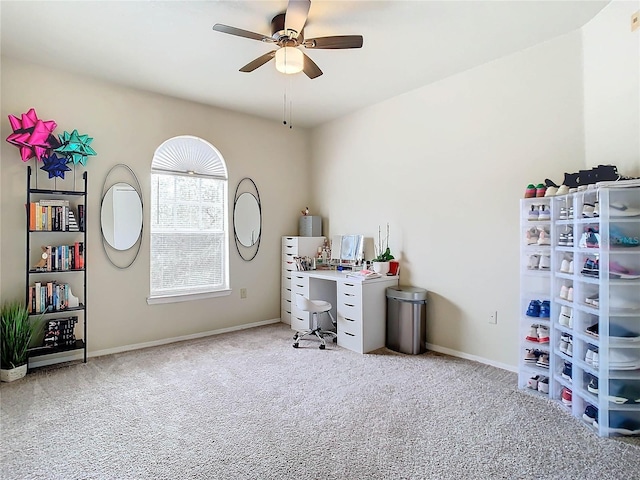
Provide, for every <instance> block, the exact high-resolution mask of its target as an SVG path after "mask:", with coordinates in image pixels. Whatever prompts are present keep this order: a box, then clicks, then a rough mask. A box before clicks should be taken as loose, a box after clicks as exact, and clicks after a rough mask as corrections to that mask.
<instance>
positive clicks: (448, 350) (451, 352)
mask: <svg viewBox="0 0 640 480" xmlns="http://www.w3.org/2000/svg"><path fill="white" fill-rule="evenodd" d="M426 347H427V350H433V351H434V352H438V353H444V354H445V355H451V356H452V357H459V358H464V359H465V360H473V361H474V362H479V363H484V364H485V365H491V366H492V367H496V368H501V369H502V370H507V371H509V372H514V373H517V372H518V368H517V367H514V366H512V365H507V364H506V363H500V362H494V361H493V360H489V359H487V358H484V357H478V356H477V355H471V354H468V353H464V352H459V351H457V350H452V349H451V348H446V347H440V346H439V345H433V344H432V343H427V344H426Z"/></svg>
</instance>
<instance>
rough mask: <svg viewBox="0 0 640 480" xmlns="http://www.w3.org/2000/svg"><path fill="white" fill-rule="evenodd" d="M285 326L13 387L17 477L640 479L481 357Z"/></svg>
mask: <svg viewBox="0 0 640 480" xmlns="http://www.w3.org/2000/svg"><path fill="white" fill-rule="evenodd" d="M291 336H292V335H291V331H290V330H289V328H288V327H287V326H285V325H282V324H277V325H270V326H265V327H260V328H256V329H251V330H244V331H240V332H234V333H228V334H224V335H218V336H215V337H209V338H206V339H200V340H194V341H189V342H183V343H177V344H172V345H168V346H162V347H156V348H150V349H145V350H140V351H136V352H128V353H122V354H117V355H111V356H107V357H100V358H94V359H90V360H89V363H87V364H86V365H83V364H76V365H72V366H68V367H63V368H56V369H49V370H41V371H38V372H34V373H32V374H30V375H28V376H27V377H26V378H25V379H23V380H21V381H18V382H15V383H12V384H2V386H1V387H0V401H1V414H2V417H1V440H2V442H1V444H2V446H1V452H2V455H1V462H2V463H1V469H2V478H3V479H5V480H12V479H20V480H24V479H65V480H71V479H172V480H175V479H294V478H295V479H325V478H336V479H449V478H451V479H494V478H496V479H497V478H504V479H531V478H536V479H542V478H544V479H547V478H554V479H555V478H558V479H563V480H567V479H583V480H588V479H616V480H620V479H637V478H640V461H639V460H640V443H639V442H638V441H637V439H634V440H619V439H602V438H598V437H596V436H595V435H594V434H592V433H591V432H590V431H588V430H587V429H586V428H585V427H584V426H583V425H581V424H580V422H578V421H577V420H576V419H573V418H571V417H569V416H568V415H567V414H565V413H563V412H562V411H560V408H559V407H558V406H556V405H555V404H553V403H551V402H549V401H546V400H543V399H539V398H534V397H532V396H531V395H528V394H526V393H523V392H520V391H518V390H517V388H516V376H515V374H513V373H510V372H506V371H503V370H499V369H496V368H493V367H489V366H485V365H481V364H478V363H474V362H470V361H466V360H461V359H457V358H452V357H447V356H443V355H437V354H434V353H426V354H423V355H415V356H412V355H403V354H398V353H394V352H391V351H389V350H386V349H382V350H380V351H379V352H376V353H375V354H368V355H359V354H356V353H353V352H350V351H348V350H344V349H342V348H339V347H337V346H333V347H331V346H330V347H329V348H328V349H327V350H325V351H321V350H319V349H318V348H317V343H311V341H309V342H308V343H307V345H309V347H308V348H300V349H298V350H296V349H293V348H292V347H291Z"/></svg>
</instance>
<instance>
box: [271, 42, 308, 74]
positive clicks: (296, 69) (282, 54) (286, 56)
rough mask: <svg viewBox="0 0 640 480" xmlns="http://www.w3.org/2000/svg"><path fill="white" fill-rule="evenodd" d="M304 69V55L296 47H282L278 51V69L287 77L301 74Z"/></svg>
mask: <svg viewBox="0 0 640 480" xmlns="http://www.w3.org/2000/svg"><path fill="white" fill-rule="evenodd" d="M303 68H304V55H303V54H302V52H301V51H300V50H298V49H297V48H295V47H282V48H280V49H278V50H277V51H276V69H277V70H278V71H279V72H282V73H286V74H287V75H290V74H294V73H300V72H301V71H302V69H303Z"/></svg>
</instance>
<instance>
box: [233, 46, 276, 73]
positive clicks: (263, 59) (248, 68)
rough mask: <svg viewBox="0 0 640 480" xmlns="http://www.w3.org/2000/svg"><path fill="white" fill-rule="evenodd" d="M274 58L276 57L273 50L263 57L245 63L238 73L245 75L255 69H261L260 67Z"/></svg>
mask: <svg viewBox="0 0 640 480" xmlns="http://www.w3.org/2000/svg"><path fill="white" fill-rule="evenodd" d="M275 56H276V51H275V50H273V51H271V52H269V53H265V54H264V55H261V56H259V57H258V58H256V59H255V60H253V61H251V62H249V63H247V64H246V65H245V66H244V67H242V68H241V69H240V71H241V72H245V73H249V72H253V71H254V70H255V69H256V68H258V67H261V66H262V65H264V64H265V63H267V62H268V61H269V60H271V59H272V58H273V57H275Z"/></svg>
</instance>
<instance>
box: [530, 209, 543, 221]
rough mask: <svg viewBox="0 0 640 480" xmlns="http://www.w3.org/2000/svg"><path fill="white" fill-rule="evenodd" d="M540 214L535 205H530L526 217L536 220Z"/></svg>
mask: <svg viewBox="0 0 640 480" xmlns="http://www.w3.org/2000/svg"><path fill="white" fill-rule="evenodd" d="M539 216H540V210H538V206H537V205H531V210H529V213H528V217H529V221H530V222H531V221H536V220H538V217H539Z"/></svg>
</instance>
